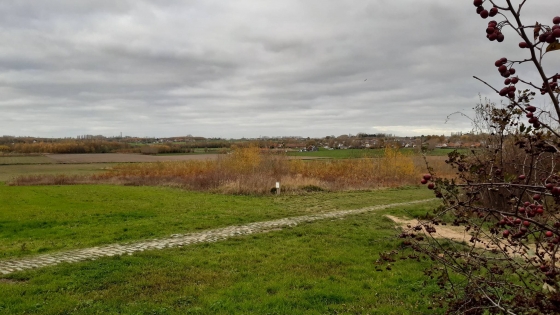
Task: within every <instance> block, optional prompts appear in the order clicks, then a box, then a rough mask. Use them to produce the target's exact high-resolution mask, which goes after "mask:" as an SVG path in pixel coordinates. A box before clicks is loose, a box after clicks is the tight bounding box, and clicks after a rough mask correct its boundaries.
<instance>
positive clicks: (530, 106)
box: [525, 105, 537, 113]
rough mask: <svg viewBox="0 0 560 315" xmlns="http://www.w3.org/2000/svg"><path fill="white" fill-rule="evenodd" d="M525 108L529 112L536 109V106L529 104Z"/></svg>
mask: <svg viewBox="0 0 560 315" xmlns="http://www.w3.org/2000/svg"><path fill="white" fill-rule="evenodd" d="M525 110H526V111H528V112H531V113H534V112H536V111H537V108H536V107H535V106H532V105H529V106H527V107H525Z"/></svg>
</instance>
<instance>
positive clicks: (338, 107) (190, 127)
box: [0, 0, 560, 138]
mask: <svg viewBox="0 0 560 315" xmlns="http://www.w3.org/2000/svg"><path fill="white" fill-rule="evenodd" d="M497 1H498V2H499V3H501V2H503V3H505V0H497ZM513 2H514V3H515V2H519V1H517V0H513ZM526 8H527V9H526V12H525V14H524V16H523V18H524V19H525V20H526V21H527V23H528V24H531V23H534V22H535V21H536V20H537V19H538V20H541V21H542V22H544V23H548V24H550V23H551V21H552V18H553V17H554V16H556V15H560V6H559V5H558V3H557V1H556V0H555V1H552V0H531V1H527V4H526ZM0 16H1V18H0V43H1V44H0V135H3V134H4V135H18V136H24V135H29V136H47V137H61V136H76V135H82V134H96V135H97V134H102V135H105V136H113V135H118V134H120V132H122V133H123V135H130V136H155V137H166V136H181V135H187V134H192V135H198V136H205V137H225V138H238V137H258V136H288V135H299V136H305V137H307V136H310V137H316V136H326V135H340V134H356V133H358V132H366V133H377V132H386V133H394V134H397V135H420V134H446V135H449V133H450V132H453V131H461V130H462V131H468V130H469V129H470V123H469V121H468V120H467V119H464V118H461V117H460V116H454V117H453V118H452V119H451V120H450V121H449V122H447V123H445V120H446V116H447V115H449V114H451V113H453V112H455V111H464V112H466V113H470V109H471V108H472V107H473V106H475V104H476V103H477V101H478V99H479V96H478V94H479V93H481V94H482V97H485V96H489V97H491V99H492V100H493V101H496V102H499V101H500V98H499V96H498V95H496V94H495V93H491V90H489V88H487V87H486V86H484V85H483V84H482V83H480V82H478V81H476V80H474V79H473V78H472V76H473V75H477V76H479V77H481V78H484V79H485V80H487V81H488V82H489V83H492V84H495V85H496V86H497V87H498V89H501V87H502V86H503V83H502V82H503V78H501V77H500V76H499V74H498V72H497V71H496V68H495V67H494V65H493V64H494V61H495V60H496V59H499V58H500V57H504V56H505V57H508V58H510V59H521V58H524V57H526V54H527V52H528V51H523V50H521V49H518V48H517V45H518V43H519V38H517V37H516V36H515V35H514V33H513V31H512V30H505V31H504V33H505V36H506V40H505V41H504V43H502V44H498V43H496V42H489V41H488V40H487V39H486V37H485V29H486V25H487V22H488V21H489V20H490V19H488V20H483V19H481V18H480V17H479V16H477V15H476V14H475V7H474V6H473V4H472V0H422V1H418V0H347V1H338V0H337V1H331V0H282V1H262V0H235V1H223V0H203V1H202V0H200V1H194V0H153V1H146V0H130V1H124V0H123V1H118V0H79V1H78V0H47V1H37V0H2V1H1V2H0ZM508 51H509V53H508ZM545 67H549V69H550V71H553V70H552V69H551V67H553V69H555V70H554V72H556V71H558V70H560V52H556V53H555V54H550V55H549V56H548V58H547V59H546V60H545ZM517 68H518V74H519V75H520V77H522V78H528V79H532V80H533V81H535V82H536V81H537V77H536V76H535V74H534V71H532V69H531V68H529V67H521V66H518V67H517ZM519 70H520V71H519ZM543 103H544V100H543V99H540V100H538V101H537V105H539V104H543Z"/></svg>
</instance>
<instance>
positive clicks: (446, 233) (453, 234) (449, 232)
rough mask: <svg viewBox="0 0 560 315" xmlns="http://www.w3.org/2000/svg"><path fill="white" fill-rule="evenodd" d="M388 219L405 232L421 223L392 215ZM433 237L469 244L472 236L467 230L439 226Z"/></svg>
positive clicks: (458, 227) (457, 227)
mask: <svg viewBox="0 0 560 315" xmlns="http://www.w3.org/2000/svg"><path fill="white" fill-rule="evenodd" d="M386 217H387V218H389V219H391V220H392V221H393V222H395V223H397V224H398V226H399V227H400V228H402V229H403V230H407V229H409V228H410V227H414V226H417V225H419V224H420V222H418V220H416V219H413V220H407V219H402V218H397V217H394V216H392V215H387V216H386ZM422 231H423V232H424V233H426V231H425V230H424V229H422ZM432 236H433V237H436V238H446V239H451V240H454V241H456V242H468V241H469V240H470V239H471V236H470V235H469V234H468V233H466V232H465V228H464V227H460V226H447V225H438V226H437V227H436V233H433V234H432ZM477 244H480V245H481V247H482V245H483V244H481V243H478V242H477Z"/></svg>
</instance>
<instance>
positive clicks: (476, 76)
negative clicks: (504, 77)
mask: <svg viewBox="0 0 560 315" xmlns="http://www.w3.org/2000/svg"><path fill="white" fill-rule="evenodd" d="M473 78H475V79H477V80H478V81H480V82H482V83H484V84H486V85H488V87H490V88H491V89H492V90H494V91H496V93H500V92H499V91H498V90H496V89H495V88H494V87H492V86H491V85H490V84H488V83H486V81H484V80H482V79H480V78H478V77H477V76H473Z"/></svg>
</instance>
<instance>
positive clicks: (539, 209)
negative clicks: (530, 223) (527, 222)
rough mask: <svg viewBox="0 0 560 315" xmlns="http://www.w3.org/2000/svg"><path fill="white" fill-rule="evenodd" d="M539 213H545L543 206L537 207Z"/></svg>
mask: <svg viewBox="0 0 560 315" xmlns="http://www.w3.org/2000/svg"><path fill="white" fill-rule="evenodd" d="M535 212H536V213H537V214H543V213H544V209H543V208H537V210H536V211H535Z"/></svg>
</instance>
